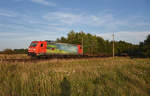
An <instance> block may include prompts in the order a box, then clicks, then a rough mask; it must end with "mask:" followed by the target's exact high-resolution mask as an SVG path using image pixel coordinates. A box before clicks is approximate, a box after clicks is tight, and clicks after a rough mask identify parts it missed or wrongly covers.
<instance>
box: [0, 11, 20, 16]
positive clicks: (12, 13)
mask: <svg viewBox="0 0 150 96" xmlns="http://www.w3.org/2000/svg"><path fill="white" fill-rule="evenodd" d="M0 16H6V17H16V16H17V14H16V13H15V12H11V11H7V10H0Z"/></svg>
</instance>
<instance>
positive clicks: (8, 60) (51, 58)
mask: <svg viewBox="0 0 150 96" xmlns="http://www.w3.org/2000/svg"><path fill="white" fill-rule="evenodd" d="M105 57H110V56H83V57H42V58H29V59H0V61H1V62H39V61H46V60H54V59H60V60H61V59H66V60H68V59H89V58H105Z"/></svg>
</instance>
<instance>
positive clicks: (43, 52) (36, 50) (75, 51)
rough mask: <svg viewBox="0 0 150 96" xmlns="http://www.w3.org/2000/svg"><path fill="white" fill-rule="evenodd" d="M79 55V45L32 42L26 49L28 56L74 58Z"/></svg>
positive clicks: (80, 49) (80, 48)
mask: <svg viewBox="0 0 150 96" xmlns="http://www.w3.org/2000/svg"><path fill="white" fill-rule="evenodd" d="M81 54H82V47H81V45H75V44H67V43H56V42H52V41H32V42H31V44H30V46H29V48H28V55H30V56H58V55H59V56H60V55H63V56H67V55H68V56H71V55H72V56H75V55H81Z"/></svg>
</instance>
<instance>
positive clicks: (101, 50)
mask: <svg viewBox="0 0 150 96" xmlns="http://www.w3.org/2000/svg"><path fill="white" fill-rule="evenodd" d="M56 42H61V43H70V44H80V45H82V43H83V50H84V54H87V55H102V56H111V55H112V43H113V42H112V41H109V40H104V39H103V38H102V37H100V36H96V35H92V34H90V33H85V32H83V31H80V32H75V31H74V30H71V31H70V32H69V33H68V34H67V37H60V38H57V40H56ZM114 45H115V49H114V50H115V55H116V56H134V57H150V35H148V36H147V38H146V39H145V40H144V41H143V42H140V43H139V44H132V43H128V42H125V41H115V42H114ZM27 52H28V49H5V50H3V51H0V54H27Z"/></svg>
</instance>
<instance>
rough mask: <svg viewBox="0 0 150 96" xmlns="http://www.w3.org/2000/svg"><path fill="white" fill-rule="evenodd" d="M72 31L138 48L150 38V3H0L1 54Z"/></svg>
mask: <svg viewBox="0 0 150 96" xmlns="http://www.w3.org/2000/svg"><path fill="white" fill-rule="evenodd" d="M72 29H73V30H74V31H76V32H79V31H81V30H83V31H84V32H86V33H91V34H94V35H98V36H101V37H103V38H104V39H108V40H112V33H113V32H115V40H125V41H127V42H131V43H134V44H138V43H139V42H142V41H143V40H144V39H146V36H147V35H148V34H150V0H0V50H3V49H5V48H12V49H13V48H27V47H28V46H29V44H30V42H31V41H33V40H55V39H56V38H59V37H61V36H67V33H68V32H69V31H70V30H72Z"/></svg>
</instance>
